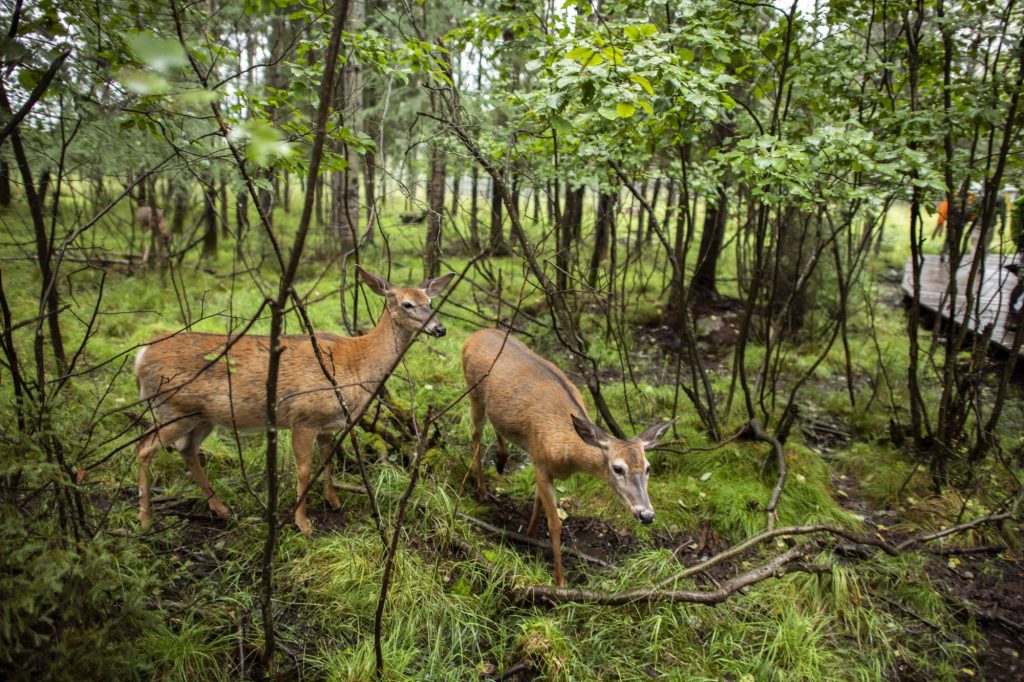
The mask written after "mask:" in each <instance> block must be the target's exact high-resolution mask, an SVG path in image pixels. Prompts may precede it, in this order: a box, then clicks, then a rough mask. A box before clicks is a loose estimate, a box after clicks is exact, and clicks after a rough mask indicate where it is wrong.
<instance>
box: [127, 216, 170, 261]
mask: <svg viewBox="0 0 1024 682" xmlns="http://www.w3.org/2000/svg"><path fill="white" fill-rule="evenodd" d="M135 222H137V223H138V224H139V226H140V227H141V228H142V234H143V237H142V238H143V241H145V239H146V237H145V235H146V234H147V233H148V234H149V244H147V245H146V246H144V247H143V249H142V262H143V263H147V262H149V254H150V252H151V251H152V252H154V253H155V254H156V259H157V261H159V262H160V263H163V262H164V259H165V258H166V257H167V252H168V250H169V249H168V246H169V243H170V238H169V237H168V234H167V221H166V220H164V214H163V211H161V210H160V209H159V208H156V207H155V206H148V205H143V206H139V207H138V208H137V209H135Z"/></svg>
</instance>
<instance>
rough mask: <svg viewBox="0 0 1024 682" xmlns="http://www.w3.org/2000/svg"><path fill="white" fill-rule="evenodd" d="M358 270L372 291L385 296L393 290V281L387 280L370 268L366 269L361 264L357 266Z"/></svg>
mask: <svg viewBox="0 0 1024 682" xmlns="http://www.w3.org/2000/svg"><path fill="white" fill-rule="evenodd" d="M356 271H357V272H358V273H359V274H360V275H361V276H362V278H363V281H364V282H366V286H368V287H370V291H372V292H373V293H375V294H377V295H378V296H385V295H386V294H387V293H388V292H389V291H391V282H389V281H387V280H386V279H384V278H383V277H380V276H379V275H375V274H373V273H372V272H370V271H369V270H364V269H363V266H361V265H357V266H356Z"/></svg>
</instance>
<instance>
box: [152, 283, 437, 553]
mask: <svg viewBox="0 0 1024 682" xmlns="http://www.w3.org/2000/svg"><path fill="white" fill-rule="evenodd" d="M359 273H360V274H361V275H362V277H363V279H364V280H365V281H366V283H367V284H368V285H369V287H370V289H371V290H372V291H373V292H374V293H376V294H378V295H380V296H383V297H384V298H385V300H386V303H385V306H384V312H383V314H381V317H380V320H379V321H378V322H377V325H376V326H375V327H374V328H373V330H371V331H370V332H369V333H368V334H366V335H364V336H357V337H348V336H339V335H337V334H331V333H329V332H320V333H318V334H317V335H316V339H317V345H318V346H319V348H320V353H321V355H322V358H323V362H324V366H326V367H327V368H328V369H329V370H330V371H331V372H332V373H333V375H334V380H335V382H336V383H337V385H338V387H339V389H340V392H341V395H342V397H343V398H344V402H345V406H344V408H343V407H342V405H341V404H340V402H339V400H338V396H337V394H336V393H335V391H334V387H333V386H332V385H331V382H330V381H329V380H328V379H327V378H326V377H325V376H324V373H323V369H322V368H321V365H320V362H319V361H318V360H317V357H316V354H315V353H314V351H313V347H312V344H311V343H310V339H309V336H307V335H302V334H298V335H294V336H283V337H282V338H281V346H282V348H283V349H284V352H283V354H282V356H281V365H280V371H279V374H278V378H277V400H278V406H277V422H276V424H275V426H276V427H277V428H279V429H291V432H292V449H293V450H294V452H295V463H296V468H297V470H298V476H297V478H298V494H299V498H300V500H301V501H300V503H299V505H298V507H297V508H296V510H295V525H296V526H298V527H299V530H300V531H302V533H303V534H305V535H309V533H310V525H309V520H308V519H307V518H306V502H305V496H304V493H305V491H306V489H307V488H308V487H309V476H310V472H311V471H312V466H313V443H314V441H315V442H316V443H317V445H318V447H319V450H320V456H321V457H322V458H324V459H325V460H326V464H325V467H324V496H325V497H326V498H327V502H328V503H329V504H330V505H331V507H333V508H334V509H337V508H338V507H339V506H341V502H340V501H339V500H338V497H337V495H336V494H335V492H334V489H333V487H332V485H331V473H332V472H331V464H330V447H331V433H332V432H334V431H337V430H339V429H342V428H344V427H345V425H346V424H347V423H348V418H349V416H350V415H352V416H357V415H359V414H360V413H361V412H362V411H363V409H364V407H365V406H366V403H367V402H368V401H369V399H370V397H371V396H372V395H373V393H374V392H375V391H376V390H377V387H378V386H379V384H381V383H382V382H383V381H385V380H386V379H387V377H388V373H389V371H390V370H391V368H392V366H393V365H394V364H395V362H396V361H397V359H398V358H399V357H400V356H401V355H402V353H403V352H404V351H405V349H406V348H407V347H408V346H409V344H410V343H411V342H412V340H413V337H414V336H415V334H416V332H418V331H420V330H422V331H423V332H425V333H427V334H429V335H430V336H435V337H441V336H444V335H445V328H444V325H442V324H441V323H440V322H438V321H437V320H436V319H435V317H434V311H433V310H432V309H431V307H430V300H431V299H432V298H434V297H435V296H437V295H438V294H439V293H441V291H442V290H443V289H444V288H445V287H446V286H447V285H448V283H449V282H450V281H451V279H452V277H454V276H455V273H449V274H447V275H444V276H443V277H438V278H436V279H430V280H427V281H425V282H423V283H422V284H421V285H420V286H418V287H408V288H402V287H394V286H392V285H391V284H390V283H389V282H388V281H387V280H386V279H384V278H382V277H378V276H377V275H374V274H371V273H369V272H367V271H366V270H363V269H362V268H359ZM269 351H270V339H269V337H266V336H248V335H246V336H234V337H229V336H227V335H225V334H199V333H182V334H171V335H165V336H160V337H157V338H155V339H153V340H152V341H150V342H149V343H148V344H147V345H145V346H143V347H142V348H141V349H139V352H138V353H137V355H136V356H135V375H136V377H137V379H138V383H139V391H140V393H141V396H142V399H143V400H146V401H147V402H148V403H149V405H150V407H151V409H152V410H153V412H154V414H155V415H156V419H154V426H153V428H152V429H150V431H149V432H148V433H147V434H146V436H145V437H144V438H143V439H142V440H141V441H140V442H139V446H138V450H137V454H136V456H137V458H138V464H139V520H140V521H141V522H142V523H144V524H146V523H149V522H151V521H152V519H153V511H152V508H151V507H150V502H149V464H150V462H151V460H152V459H153V456H154V455H155V454H156V453H157V452H159V451H160V450H161V449H162V448H166V447H169V446H171V445H173V446H174V448H175V449H177V450H178V452H180V453H181V455H182V457H184V458H185V462H186V463H187V464H188V467H189V469H190V470H191V471H192V477H193V478H194V479H195V481H196V483H197V484H199V487H200V488H202V490H203V493H205V495H206V498H207V503H208V504H209V505H210V509H211V510H213V512H214V513H216V514H217V515H218V516H220V517H221V518H225V519H226V518H228V517H230V515H231V512H230V511H229V510H228V508H227V507H226V506H225V505H224V503H223V502H221V500H220V498H218V497H217V494H216V493H215V492H214V491H213V488H212V487H210V481H209V480H208V479H207V478H206V473H205V472H204V471H203V467H202V464H201V463H200V461H199V445H200V444H201V443H202V442H203V439H204V438H206V437H207V436H208V435H209V434H210V432H211V431H212V430H213V427H214V426H221V427H232V426H233V427H235V428H237V429H239V430H243V431H254V430H261V429H265V428H266V426H267V424H266V419H267V392H266V391H267V385H266V384H267V362H268V360H269V358H270V353H269ZM346 410H347V411H346Z"/></svg>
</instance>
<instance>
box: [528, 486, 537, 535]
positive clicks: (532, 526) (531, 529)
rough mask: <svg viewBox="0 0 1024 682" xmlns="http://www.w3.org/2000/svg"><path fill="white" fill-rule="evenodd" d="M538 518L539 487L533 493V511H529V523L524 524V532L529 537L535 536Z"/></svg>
mask: <svg viewBox="0 0 1024 682" xmlns="http://www.w3.org/2000/svg"><path fill="white" fill-rule="evenodd" d="M538 518H540V492H539V489H538V490H535V491H534V493H533V512H531V513H530V523H529V524H528V525H527V526H526V534H527V535H529V536H530V537H531V538H535V537H537V519H538Z"/></svg>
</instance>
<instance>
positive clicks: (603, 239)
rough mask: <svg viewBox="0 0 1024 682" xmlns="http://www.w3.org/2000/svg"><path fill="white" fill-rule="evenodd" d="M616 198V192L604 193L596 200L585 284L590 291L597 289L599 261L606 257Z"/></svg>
mask: <svg viewBox="0 0 1024 682" xmlns="http://www.w3.org/2000/svg"><path fill="white" fill-rule="evenodd" d="M618 198H619V195H618V192H614V191H604V192H601V194H600V195H599V196H598V199H597V220H596V221H595V230H594V251H593V253H592V254H591V255H590V269H589V271H588V273H587V284H589V285H590V288H591V289H594V288H596V287H597V272H598V270H599V269H600V267H601V261H603V260H604V259H605V257H606V256H607V255H608V242H609V239H610V235H611V233H612V232H613V231H614V230H615V224H614V223H615V204H616V202H617V201H618Z"/></svg>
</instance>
